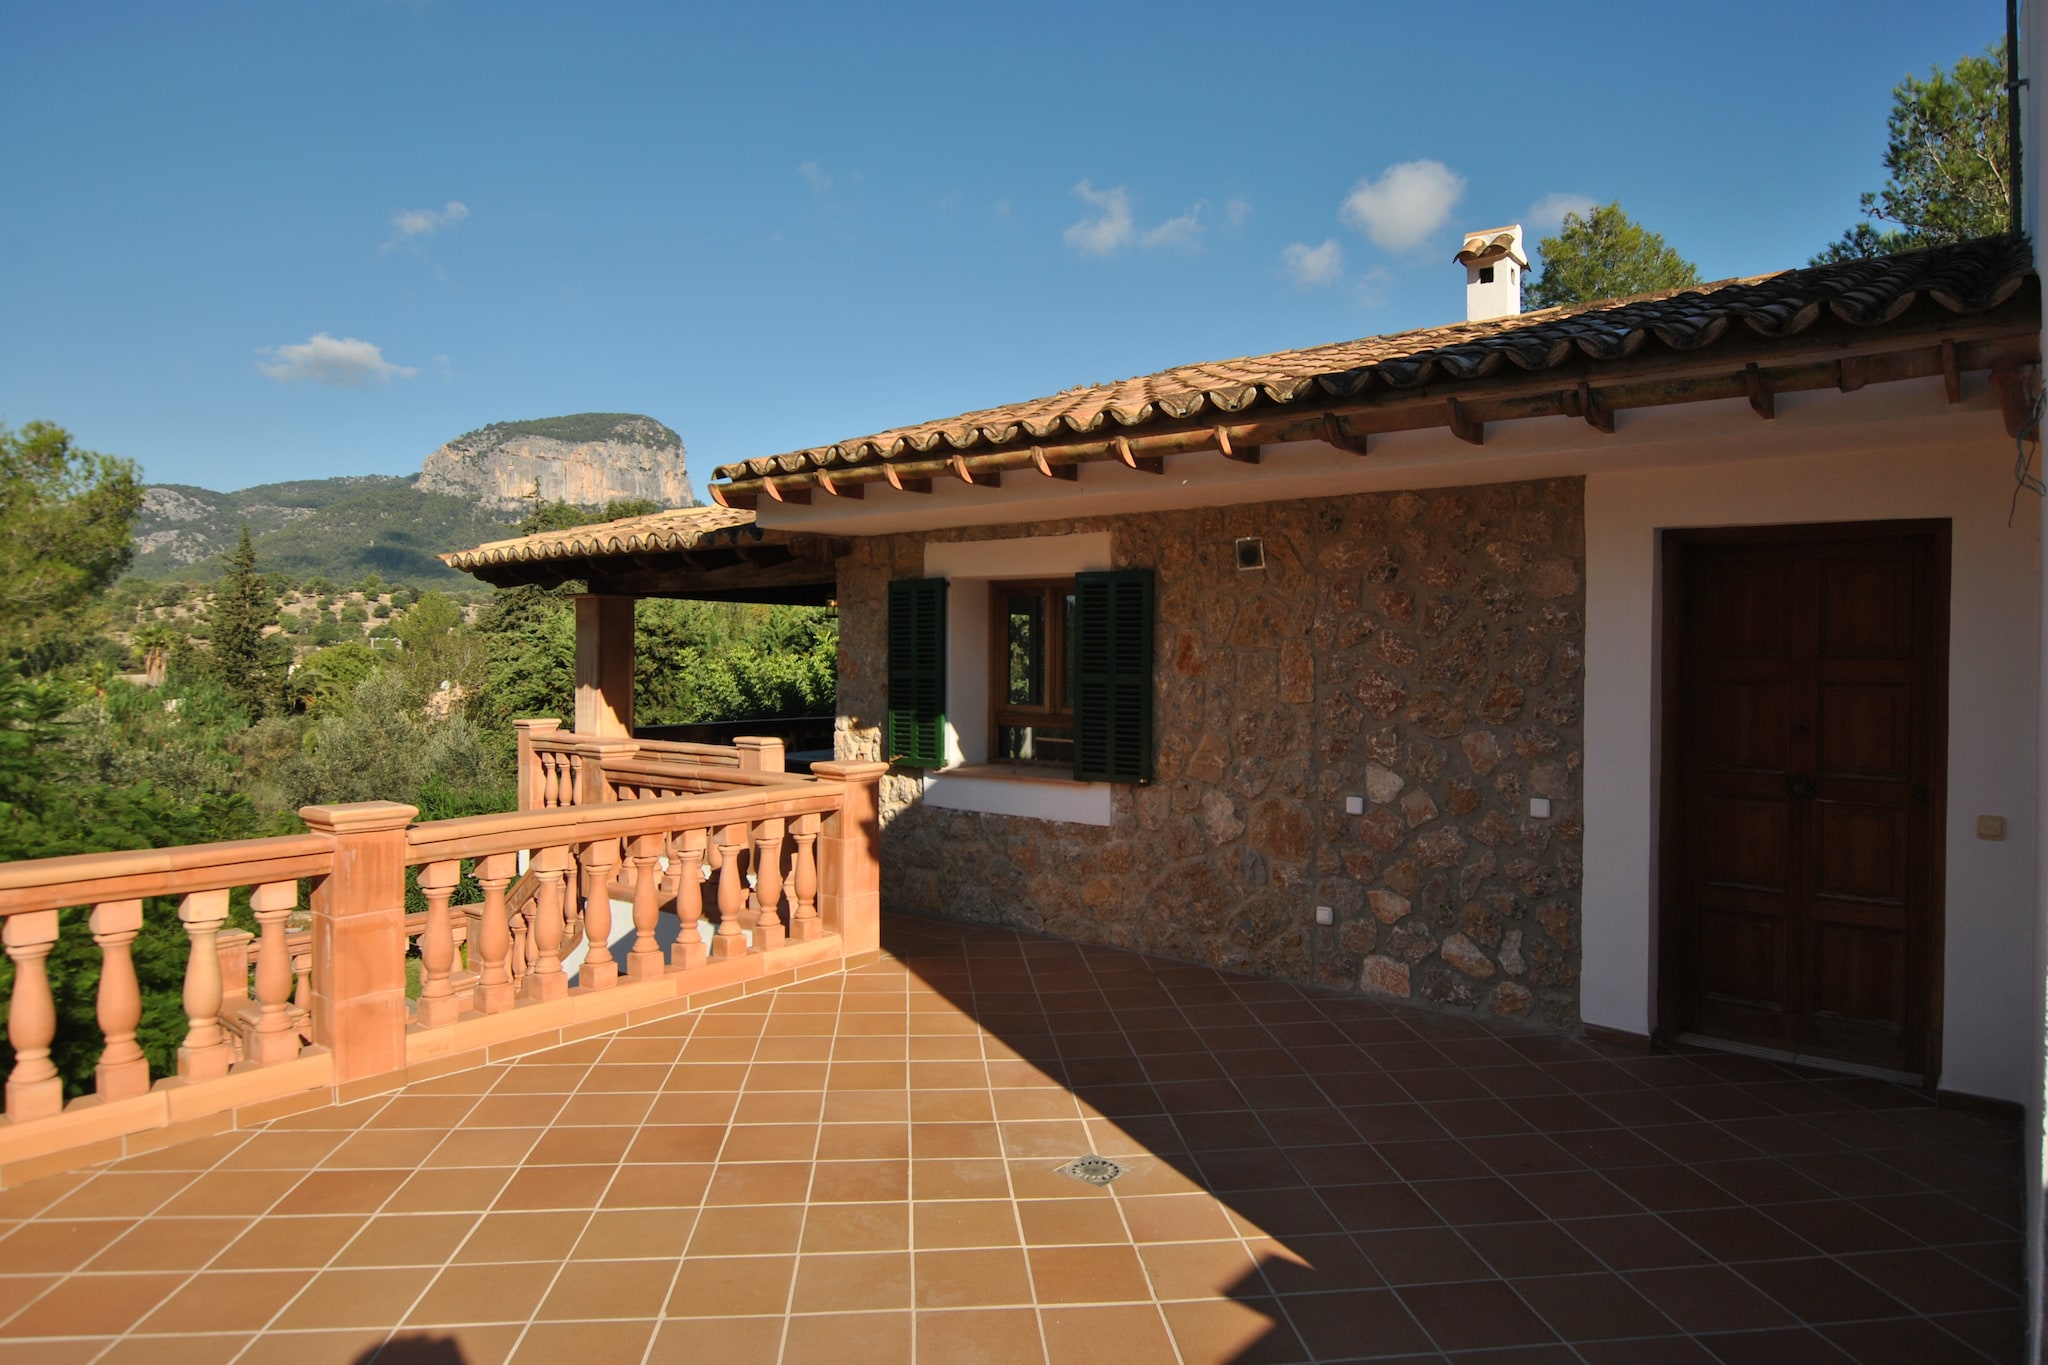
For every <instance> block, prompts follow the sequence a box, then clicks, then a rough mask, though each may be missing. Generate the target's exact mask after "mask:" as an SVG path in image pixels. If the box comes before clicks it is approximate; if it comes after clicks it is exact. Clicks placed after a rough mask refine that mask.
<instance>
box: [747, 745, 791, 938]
mask: <svg viewBox="0 0 2048 1365" xmlns="http://www.w3.org/2000/svg"><path fill="white" fill-rule="evenodd" d="M777 747H778V748H780V746H779V745H778V746H777ZM783 830H784V822H783V821H781V820H763V821H761V823H760V824H758V825H756V826H754V901H755V915H754V951H755V952H757V953H765V952H769V951H772V950H773V949H776V948H780V947H781V946H782V943H783V934H782V835H783Z"/></svg>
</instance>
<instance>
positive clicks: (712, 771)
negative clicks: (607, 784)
mask: <svg viewBox="0 0 2048 1365" xmlns="http://www.w3.org/2000/svg"><path fill="white" fill-rule="evenodd" d="M604 775H605V776H606V777H607V778H609V779H611V780H612V781H613V782H617V781H618V780H619V779H620V778H626V777H639V778H651V779H653V783H654V784H659V783H666V782H704V783H710V784H715V786H707V787H706V788H704V790H706V791H710V790H715V789H716V788H717V787H788V786H803V785H807V784H809V783H811V782H814V781H816V780H817V779H816V778H814V777H812V776H810V775H809V774H808V773H771V772H750V771H748V770H746V769H743V768H726V767H720V766H718V765H716V764H711V763H682V762H677V761H676V760H674V759H665V758H661V757H659V756H656V757H651V758H648V757H642V756H640V755H638V754H635V755H633V756H631V757H629V758H610V759H606V760H605V765H604ZM651 785H652V784H651Z"/></svg>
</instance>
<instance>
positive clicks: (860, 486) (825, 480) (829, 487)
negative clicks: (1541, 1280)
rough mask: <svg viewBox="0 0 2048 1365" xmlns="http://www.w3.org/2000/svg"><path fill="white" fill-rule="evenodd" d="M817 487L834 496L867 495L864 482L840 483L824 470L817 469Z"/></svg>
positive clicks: (852, 496)
mask: <svg viewBox="0 0 2048 1365" xmlns="http://www.w3.org/2000/svg"><path fill="white" fill-rule="evenodd" d="M818 487H820V488H822V489H824V490H825V491H826V492H827V493H830V494H831V495H832V496H833V497H835V498H862V497H866V496H867V488H868V486H867V485H866V484H864V483H845V484H843V483H840V482H839V481H838V480H836V479H834V478H833V477H832V476H831V475H830V474H827V473H826V472H825V471H824V470H822V469H821V470H819V471H818Z"/></svg>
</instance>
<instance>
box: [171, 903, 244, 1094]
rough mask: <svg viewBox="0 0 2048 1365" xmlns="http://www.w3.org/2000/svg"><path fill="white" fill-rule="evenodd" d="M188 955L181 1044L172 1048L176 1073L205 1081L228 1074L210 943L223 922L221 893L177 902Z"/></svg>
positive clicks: (216, 956) (216, 962)
mask: <svg viewBox="0 0 2048 1365" xmlns="http://www.w3.org/2000/svg"><path fill="white" fill-rule="evenodd" d="M178 918H179V919H180V920H182V921H184V924H185V934H186V937H187V938H189V939H190V940H191V953H190V955H189V956H188V957H187V958H186V959H185V1041H184V1042H183V1043H182V1044H181V1045H180V1046H179V1048H178V1075H179V1076H180V1077H182V1078H183V1079H185V1080H188V1081H210V1080H215V1079H218V1078H219V1077H222V1076H225V1075H227V1074H228V1067H229V1065H230V1064H231V1063H232V1062H233V1061H234V1052H233V1050H232V1049H231V1048H230V1047H229V1046H228V1039H227V1032H226V1030H224V1029H222V1028H221V1026H220V1002H221V980H220V953H219V951H218V950H217V949H216V947H215V945H214V939H215V938H216V937H217V936H218V935H219V934H220V927H221V925H223V924H225V923H226V922H227V918H228V893H227V892H226V891H194V892H193V893H192V894H190V895H189V896H186V897H185V898H184V900H182V901H180V902H179V903H178Z"/></svg>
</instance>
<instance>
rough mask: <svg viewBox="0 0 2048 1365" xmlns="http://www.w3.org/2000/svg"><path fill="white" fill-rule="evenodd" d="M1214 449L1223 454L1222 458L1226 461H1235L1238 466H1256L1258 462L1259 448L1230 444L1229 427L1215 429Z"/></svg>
mask: <svg viewBox="0 0 2048 1365" xmlns="http://www.w3.org/2000/svg"><path fill="white" fill-rule="evenodd" d="M1216 449H1218V450H1220V451H1222V452H1223V458H1224V459H1226V460H1236V461H1237V462H1239V463H1240V464H1257V463H1258V462H1259V448H1258V447H1257V446H1233V445H1232V444H1231V443H1230V428H1229V427H1218V428H1216Z"/></svg>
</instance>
